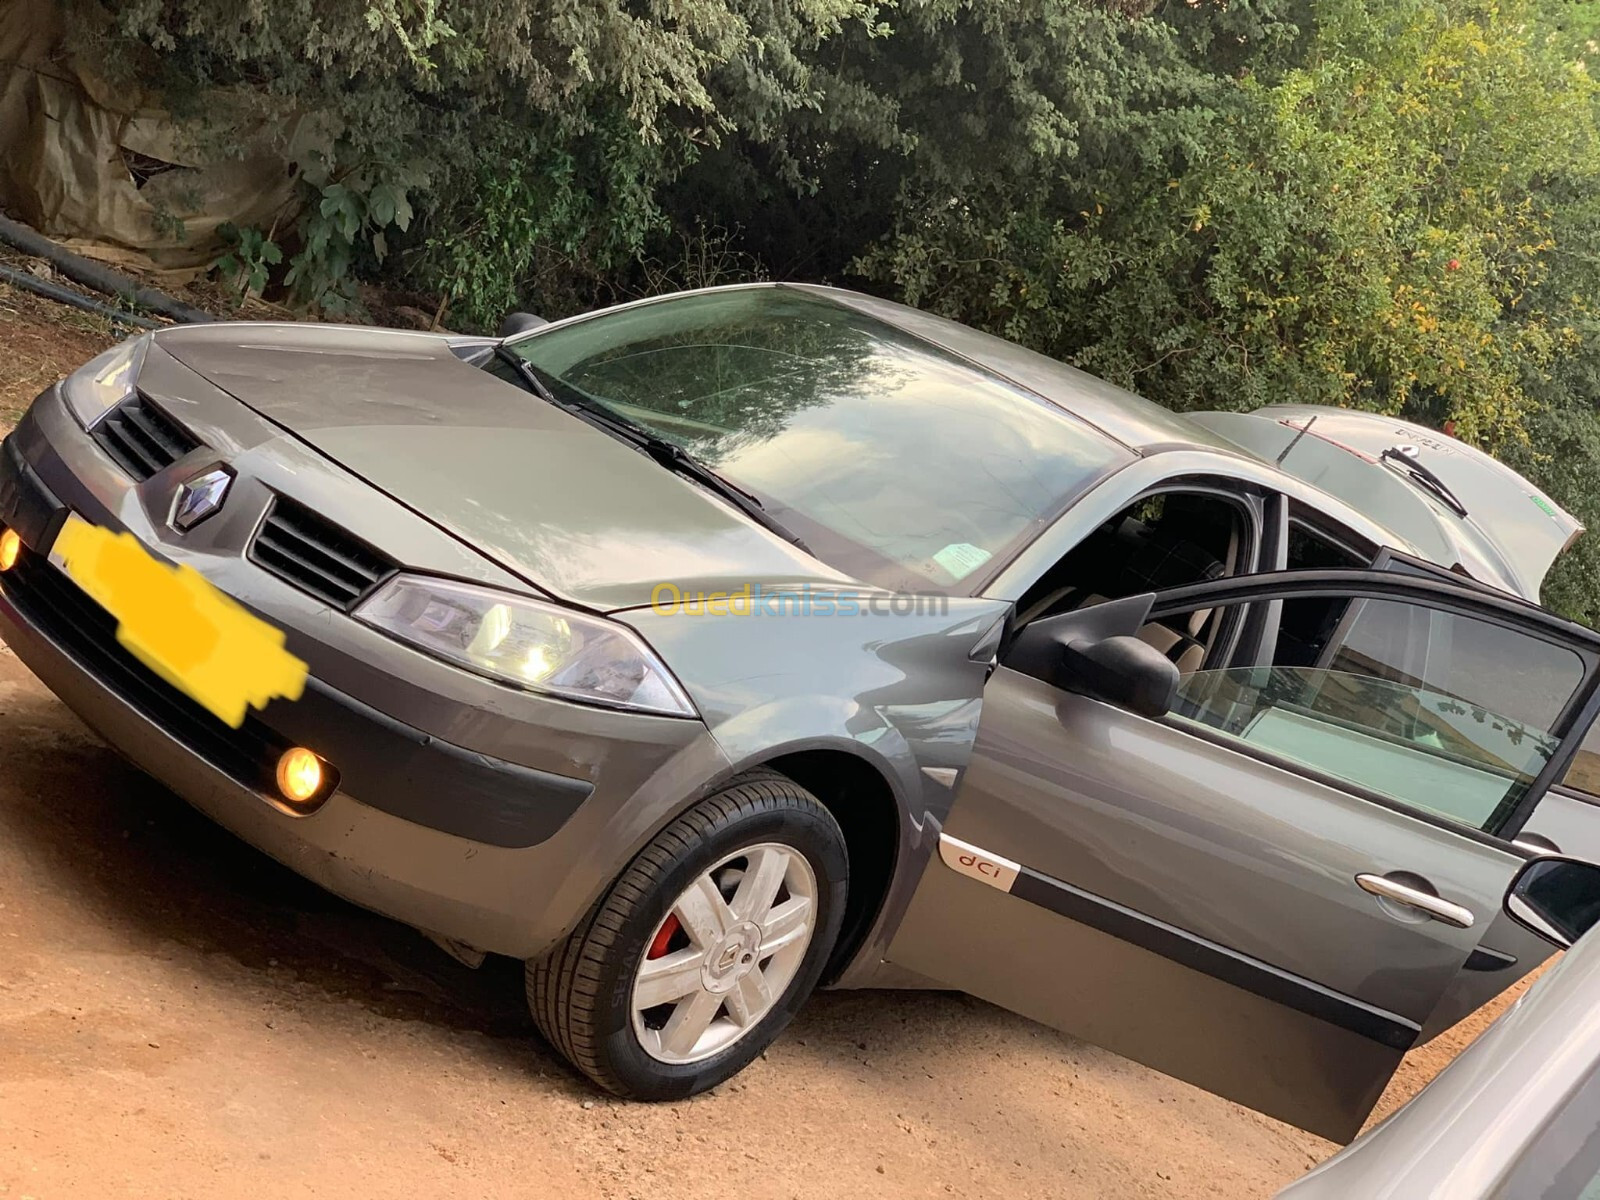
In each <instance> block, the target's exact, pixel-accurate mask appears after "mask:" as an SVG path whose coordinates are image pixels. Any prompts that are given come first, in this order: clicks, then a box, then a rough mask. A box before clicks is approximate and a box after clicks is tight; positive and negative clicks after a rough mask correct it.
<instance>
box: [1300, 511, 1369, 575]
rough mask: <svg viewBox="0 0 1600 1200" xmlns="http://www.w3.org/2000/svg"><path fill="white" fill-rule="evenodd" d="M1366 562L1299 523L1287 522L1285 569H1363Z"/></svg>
mask: <svg viewBox="0 0 1600 1200" xmlns="http://www.w3.org/2000/svg"><path fill="white" fill-rule="evenodd" d="M1367 562H1368V560H1367V559H1366V558H1363V557H1362V556H1361V555H1359V554H1357V553H1356V552H1355V551H1354V550H1347V549H1345V547H1343V546H1341V545H1339V544H1338V543H1337V542H1335V541H1333V540H1331V539H1329V538H1326V537H1324V536H1323V535H1322V534H1320V533H1318V532H1317V531H1316V530H1314V529H1312V528H1311V527H1310V526H1308V525H1304V524H1302V523H1301V522H1299V521H1294V520H1291V521H1290V522H1289V547H1288V554H1287V560H1286V562H1285V564H1284V565H1285V568H1286V569H1287V570H1290V571H1307V570H1314V569H1318V568H1323V569H1328V568H1333V569H1337V568H1340V567H1364V566H1366V565H1367Z"/></svg>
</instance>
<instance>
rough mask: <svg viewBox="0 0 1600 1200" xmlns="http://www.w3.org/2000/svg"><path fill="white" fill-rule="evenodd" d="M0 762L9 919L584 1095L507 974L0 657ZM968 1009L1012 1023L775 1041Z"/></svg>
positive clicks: (814, 1004) (859, 1015)
mask: <svg viewBox="0 0 1600 1200" xmlns="http://www.w3.org/2000/svg"><path fill="white" fill-rule="evenodd" d="M8 680H9V681H10V682H7V681H8ZM0 756H3V759H0V761H5V762H6V764H7V769H6V772H5V774H4V777H3V778H0V870H3V869H5V866H6V861H7V859H10V858H12V857H13V856H15V858H16V861H17V862H18V863H24V864H26V868H27V869H26V872H25V877H26V879H27V881H28V883H27V886H26V890H25V891H24V892H23V893H22V894H19V895H18V896H17V899H18V901H20V903H21V906H22V908H23V912H24V914H26V912H27V909H28V907H29V906H30V905H31V904H34V903H37V902H43V901H44V900H45V899H46V898H45V897H40V896H39V895H38V893H39V891H40V890H41V889H42V890H43V892H45V893H46V894H47V897H48V900H49V901H51V902H52V904H51V907H52V909H64V910H65V911H66V913H67V914H68V915H67V918H66V919H68V920H69V921H76V922H83V921H89V922H92V923H93V924H94V926H95V928H96V931H97V936H99V937H103V938H109V939H111V940H112V941H113V942H115V943H116V944H117V946H118V947H119V948H123V949H125V950H127V951H129V952H134V953H137V952H140V951H146V952H150V953H156V952H159V951H160V949H161V948H162V947H163V946H168V947H170V946H171V944H172V943H177V944H178V945H180V946H183V947H185V948H187V949H189V950H191V951H193V953H192V954H190V955H188V956H179V958H178V961H179V962H183V961H188V962H190V963H192V964H193V966H192V969H194V970H196V971H202V970H206V969H207V968H206V966H205V964H206V962H207V960H208V959H209V957H210V956H212V955H222V956H224V957H225V958H228V959H231V960H233V961H234V962H236V963H237V964H239V965H240V966H241V967H242V968H244V969H246V970H247V971H249V972H251V973H252V975H253V976H254V977H256V978H257V980H258V982H259V984H260V986H262V987H264V988H268V989H271V988H274V987H283V988H287V987H288V986H289V984H288V982H286V981H292V985H293V989H294V992H295V996H296V997H298V998H297V999H293V1003H295V1004H296V1005H297V1006H298V1007H302V1008H304V1007H305V1004H304V995H305V989H306V988H308V987H309V988H311V989H314V994H315V993H320V994H321V996H323V997H325V998H326V999H328V1000H332V1001H339V1000H343V1001H349V1002H353V1003H356V1004H358V1005H360V1006H362V1007H363V1008H365V1009H366V1010H367V1011H370V1012H372V1013H373V1014H374V1015H378V1016H383V1017H388V1018H393V1019H397V1020H408V1021H417V1022H423V1023H426V1024H430V1025H433V1026H436V1027H439V1028H440V1029H448V1030H456V1031H475V1032H479V1033H482V1034H484V1035H485V1036H486V1039H487V1042H488V1043H489V1047H492V1049H490V1053H491V1054H492V1056H493V1057H494V1059H495V1060H496V1061H498V1062H500V1063H501V1064H502V1065H503V1066H504V1067H505V1068H506V1069H508V1070H513V1069H514V1070H518V1071H520V1072H523V1073H525V1074H527V1075H528V1076H530V1077H531V1076H540V1077H543V1078H544V1079H545V1080H550V1081H564V1085H565V1087H567V1088H571V1089H584V1088H587V1087H588V1086H589V1085H588V1084H587V1083H586V1082H585V1081H582V1080H581V1078H580V1077H579V1076H577V1074H576V1073H575V1072H573V1071H572V1070H571V1068H569V1067H568V1066H567V1065H566V1063H565V1062H564V1061H563V1060H562V1059H561V1058H560V1057H559V1056H558V1055H557V1054H555V1052H554V1051H552V1050H551V1049H550V1048H549V1047H548V1046H547V1045H546V1044H545V1043H544V1041H543V1040H542V1038H541V1037H540V1036H539V1034H538V1033H537V1031H536V1030H535V1028H534V1026H533V1022H532V1020H531V1018H530V1017H529V1016H528V1013H527V1009H526V1007H525V1004H524V1000H523V990H522V964H521V963H520V962H517V961H515V960H512V959H508V958H502V957H499V956H495V955H490V956H489V957H488V958H487V959H486V961H485V962H484V964H483V966H482V967H480V968H477V969H473V968H469V967H467V966H465V965H464V964H462V963H460V962H458V961H456V960H455V959H454V958H452V957H451V956H450V955H449V954H447V953H446V952H445V951H444V950H442V949H441V948H439V947H438V946H436V945H435V944H434V943H432V942H431V941H429V940H428V939H427V938H425V937H424V936H423V935H422V934H420V933H418V932H417V931H415V930H413V929H411V928H410V927H409V926H405V925H402V924H400V923H399V922H396V921H393V920H390V919H388V918H386V917H382V916H379V915H377V914H375V913H371V912H368V911H366V910H364V909H361V908H358V907H356V906H355V905H352V904H349V903H347V902H346V901H344V900H341V899H339V898H338V897H336V896H334V895H333V894H331V893H329V892H327V891H325V890H323V889H322V888H321V887H319V886H318V885H316V884H314V883H311V882H309V881H308V880H305V879H303V878H301V877H300V876H299V875H296V874H295V873H294V872H292V871H290V870H289V869H288V868H286V867H284V866H281V865H280V864H279V863H277V862H276V861H274V860H273V859H271V858H269V857H268V856H267V855H265V854H263V853H261V852H260V851H258V850H256V849H255V848H253V847H251V846H249V845H248V844H246V843H245V842H243V841H241V840H240V839H238V838H237V837H235V836H234V835H233V834H231V833H229V832H228V831H227V830H225V829H223V828H222V827H221V826H219V825H217V824H215V823H214V822H212V821H211V820H210V819H209V818H207V817H205V816H203V815H202V814H201V813H199V812H197V811H196V810H194V809H192V808H190V807H189V805H188V804H186V803H185V802H184V801H183V800H181V799H180V798H178V797H177V796H175V795H174V794H173V793H172V792H170V791H168V790H167V789H166V788H165V787H163V786H162V785H161V784H159V783H157V782H156V781H155V780H153V779H151V778H150V777H149V776H147V775H145V774H144V773H143V772H141V771H140V770H138V769H137V768H135V767H133V766H132V765H130V764H129V763H127V762H125V761H124V760H123V759H121V758H120V757H119V756H118V755H117V754H116V753H115V752H114V751H112V750H110V749H109V748H107V747H106V746H105V745H104V744H103V743H101V742H100V741H99V740H98V739H96V738H95V737H94V735H93V734H91V733H89V732H88V731H87V730H86V729H84V728H83V726H82V725H81V724H80V723H79V722H78V721H77V720H76V719H75V718H74V717H73V716H72V714H71V713H70V712H69V711H67V709H66V708H65V707H64V706H63V705H61V704H60V702H59V701H57V700H55V699H54V698H53V697H51V696H49V695H47V694H45V693H43V691H42V690H41V689H40V688H39V687H38V686H37V685H36V684H33V683H32V681H31V680H27V679H26V678H25V676H24V675H23V673H22V672H21V670H20V668H19V667H18V666H17V664H16V663H15V660H10V659H6V660H4V661H3V662H0ZM12 879H13V883H14V884H15V883H16V882H17V874H16V873H15V872H13V873H12ZM286 999H289V997H286ZM884 1005H888V1006H893V1007H895V1008H896V1010H897V1011H896V1012H895V1013H894V1014H893V1016H892V1017H891V1016H890V1014H888V1013H885V1012H883V1011H882V1008H881V1006H884ZM974 1008H976V1009H978V1010H982V1011H986V1012H988V1013H989V1014H991V1015H992V1016H993V1017H994V1018H997V1019H999V1020H1000V1021H1002V1022H1009V1021H1015V1020H1020V1018H1014V1017H1011V1016H1010V1015H1009V1014H1003V1013H1001V1012H1000V1011H999V1010H997V1009H993V1008H991V1007H990V1006H988V1005H984V1004H980V1003H978V1002H975V1001H972V1000H970V999H968V998H966V997H961V996H956V995H953V994H948V993H939V994H933V993H909V994H889V993H832V994H829V993H822V994H819V995H818V996H815V997H813V998H812V1000H811V1001H810V1003H808V1005H807V1006H806V1009H805V1010H803V1012H802V1013H801V1015H800V1017H799V1018H798V1020H797V1021H796V1023H795V1025H794V1026H793V1027H792V1028H791V1031H790V1033H789V1034H788V1035H787V1036H789V1037H796V1038H801V1039H805V1040H806V1043H807V1044H808V1045H809V1046H811V1047H812V1048H813V1049H814V1050H815V1051H816V1052H818V1053H820V1054H821V1055H823V1056H824V1057H826V1058H829V1059H835V1060H838V1061H840V1062H841V1063H851V1064H856V1065H859V1064H861V1063H862V1061H863V1059H864V1057H865V1055H864V1053H863V1052H864V1051H866V1050H867V1046H866V1045H865V1044H864V1043H863V1041H862V1037H863V1027H864V1026H865V1025H866V1024H869V1023H870V1025H871V1026H872V1031H873V1038H874V1040H875V1041H876V1042H877V1044H876V1045H874V1046H873V1047H872V1049H873V1050H874V1051H877V1050H881V1049H883V1048H884V1047H883V1041H884V1038H885V1036H887V1037H888V1038H890V1039H893V1040H899V1039H901V1038H904V1039H906V1040H907V1041H917V1040H919V1039H922V1038H924V1037H927V1038H929V1039H933V1040H937V1035H935V1034H933V1032H932V1030H931V1028H930V1026H933V1025H938V1024H942V1023H946V1022H948V1021H949V1020H951V1019H952V1018H957V1019H959V1016H960V1014H959V1013H958V1012H956V1011H952V1010H963V1009H964V1010H969V1011H970V1010H972V1009H974ZM489 1047H486V1049H488V1048H489ZM929 1050H930V1052H932V1050H933V1047H929ZM558 1086H562V1085H561V1084H558Z"/></svg>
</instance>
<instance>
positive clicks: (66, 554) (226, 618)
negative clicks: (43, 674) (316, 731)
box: [49, 512, 306, 729]
mask: <svg viewBox="0 0 1600 1200" xmlns="http://www.w3.org/2000/svg"><path fill="white" fill-rule="evenodd" d="M49 558H50V561H51V562H52V563H54V564H55V565H56V566H57V567H58V568H59V569H60V570H62V571H63V572H65V574H66V575H67V577H68V578H69V579H71V580H72V581H73V582H74V583H75V584H77V585H78V586H79V587H80V588H82V589H83V590H84V591H85V592H87V593H88V594H89V595H90V596H91V597H92V598H93V599H94V600H95V602H96V603H98V604H99V605H100V606H101V607H102V608H104V609H105V610H106V611H107V612H109V613H110V614H111V615H112V616H113V617H115V618H116V619H117V641H118V642H119V643H121V644H122V646H123V647H124V648H125V649H127V650H128V652H129V653H131V654H132V655H133V656H134V657H135V658H137V659H138V660H139V661H140V662H142V663H144V665H145V666H147V667H149V668H150V669H151V670H152V671H154V672H155V673H156V674H157V675H159V676H160V677H161V678H162V679H165V680H166V681H167V682H168V683H170V684H171V685H172V686H173V687H175V688H177V689H178V690H179V691H181V692H183V693H184V694H185V695H187V696H189V697H190V698H191V699H193V700H196V701H198V702H199V703H200V704H202V705H204V706H205V708H207V709H208V710H209V711H211V712H212V713H214V714H215V715H216V716H217V717H218V718H219V719H220V720H222V721H224V722H225V723H227V724H229V725H231V726H233V727H234V728H235V729H237V728H238V727H239V726H240V725H242V724H243V723H244V717H245V712H246V710H247V709H248V708H249V707H250V706H254V707H256V708H264V707H265V706H266V704H267V702H268V701H269V700H272V699H273V698H274V697H276V696H283V697H286V698H287V699H290V700H297V699H299V697H300V693H301V692H302V690H303V689H304V687H305V680H306V664H305V663H303V662H301V661H300V659H298V658H296V657H295V656H294V655H292V654H290V653H289V652H288V651H287V650H285V649H284V636H283V631H282V630H281V629H278V628H276V627H274V626H272V625H270V624H268V623H267V622H266V621H263V620H262V619H261V618H260V617H257V616H256V615H255V614H253V613H251V612H248V611H247V610H246V609H245V608H244V607H243V606H241V605H240V604H239V603H238V602H237V601H235V600H233V599H231V598H229V597H228V596H225V595H223V593H222V592H220V591H218V590H217V588H216V587H215V586H214V585H213V584H212V583H211V582H210V581H209V580H207V579H206V578H205V577H204V576H203V575H201V574H200V573H199V572H198V571H196V570H195V569H194V568H192V567H187V566H182V565H179V566H170V565H168V564H167V563H164V562H161V561H159V560H158V559H156V558H155V557H154V556H153V555H152V554H151V553H150V552H149V551H148V550H146V549H145V548H144V547H143V546H142V545H140V544H139V541H138V539H137V538H135V537H134V536H133V535H132V534H131V533H112V532H111V531H110V530H108V529H102V528H100V527H99V526H97V525H94V524H91V523H90V522H88V521H85V520H84V519H83V518H82V517H80V516H78V514H77V513H71V512H69V513H68V514H67V519H66V522H65V523H64V524H63V525H62V526H61V531H60V532H59V533H58V534H56V536H55V540H54V541H53V542H52V543H51V545H50V550H49Z"/></svg>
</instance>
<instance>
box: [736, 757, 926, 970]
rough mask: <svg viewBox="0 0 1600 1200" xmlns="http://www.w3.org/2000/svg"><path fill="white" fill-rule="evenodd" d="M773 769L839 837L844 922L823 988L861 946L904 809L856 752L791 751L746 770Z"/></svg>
mask: <svg viewBox="0 0 1600 1200" xmlns="http://www.w3.org/2000/svg"><path fill="white" fill-rule="evenodd" d="M756 767H762V768H765V769H767V770H770V771H777V772H778V773H779V774H780V775H783V776H785V777H787V778H789V779H792V780H793V781H794V782H795V783H797V784H799V785H800V786H801V787H803V788H805V789H806V791H808V792H810V793H811V794H812V795H813V796H815V797H816V798H817V799H818V801H820V802H821V803H822V805H823V807H824V808H826V809H827V810H828V811H829V812H830V813H831V814H832V815H833V819H834V820H835V821H837V822H838V823H839V828H840V830H841V831H843V833H844V840H845V851H846V854H847V855H848V857H849V860H850V882H849V889H848V891H847V893H846V899H845V914H844V924H843V925H841V926H840V928H839V940H838V942H837V943H836V944H835V945H834V948H833V953H832V954H831V955H830V956H829V959H828V964H827V966H826V967H825V968H824V969H823V974H822V982H823V984H824V985H826V984H828V983H831V982H832V981H833V980H834V979H836V978H837V977H838V975H839V973H840V972H841V971H843V970H844V968H845V967H846V966H848V965H849V964H850V962H851V960H852V959H854V958H855V956H856V954H857V952H858V951H859V950H860V949H861V947H862V945H863V944H864V943H865V942H866V939H867V935H868V934H869V933H870V932H871V930H872V928H873V926H874V925H875V924H876V923H877V919H878V914H879V913H880V912H881V911H882V909H883V903H884V901H885V900H886V899H887V898H888V895H889V888H890V885H891V883H892V882H893V880H894V875H895V869H896V867H897V866H898V863H899V857H900V842H901V827H902V822H903V819H904V809H903V806H902V804H901V802H900V799H899V797H898V796H897V795H896V793H895V789H894V787H893V785H892V784H891V783H890V782H889V779H888V777H887V776H886V775H885V774H884V773H883V772H882V771H881V770H880V769H879V768H878V767H877V766H875V765H874V764H873V763H872V762H870V761H869V760H868V759H866V758H864V757H863V756H861V755H859V754H854V753H851V752H850V751H849V750H843V749H839V748H837V747H833V746H823V747H814V748H811V749H804V750H791V751H788V752H786V753H783V754H779V755H775V756H774V757H772V758H768V759H766V760H765V761H763V762H760V763H751V764H749V765H748V766H747V767H746V769H747V770H748V769H754V768H756Z"/></svg>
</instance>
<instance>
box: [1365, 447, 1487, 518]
mask: <svg viewBox="0 0 1600 1200" xmlns="http://www.w3.org/2000/svg"><path fill="white" fill-rule="evenodd" d="M1378 457H1379V458H1382V459H1385V460H1387V461H1389V462H1393V463H1398V464H1399V466H1400V473H1401V475H1402V477H1404V478H1406V479H1409V480H1411V482H1412V483H1415V484H1417V485H1418V486H1420V487H1423V488H1425V489H1426V490H1428V491H1430V492H1432V493H1433V494H1434V495H1435V496H1436V497H1438V498H1439V499H1440V500H1442V501H1443V502H1444V504H1445V506H1446V507H1447V508H1449V509H1450V511H1451V512H1453V513H1455V514H1456V516H1458V517H1461V518H1463V519H1464V518H1465V517H1466V515H1467V506H1466V505H1465V504H1463V503H1461V500H1460V498H1459V497H1458V496H1457V495H1456V494H1455V493H1454V492H1452V491H1451V490H1450V486H1449V484H1447V483H1445V481H1444V480H1442V479H1440V478H1439V477H1438V476H1437V475H1435V474H1434V473H1433V471H1432V469H1430V468H1429V467H1425V466H1423V464H1422V462H1421V461H1420V459H1419V457H1418V451H1417V448H1416V447H1415V446H1390V447H1389V448H1388V449H1387V450H1385V451H1384V452H1383V453H1382V454H1380V455H1379V456H1378Z"/></svg>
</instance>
